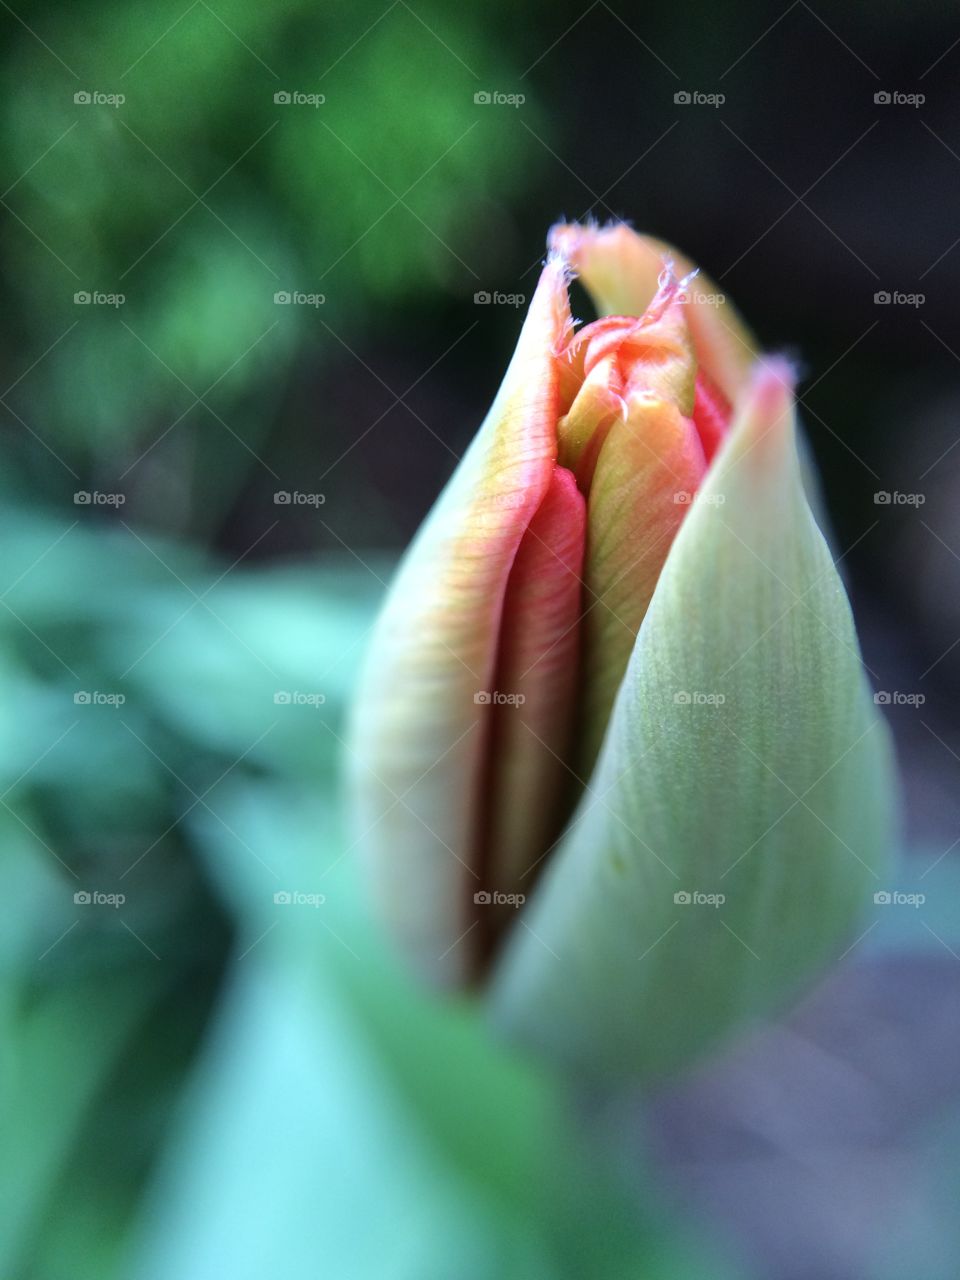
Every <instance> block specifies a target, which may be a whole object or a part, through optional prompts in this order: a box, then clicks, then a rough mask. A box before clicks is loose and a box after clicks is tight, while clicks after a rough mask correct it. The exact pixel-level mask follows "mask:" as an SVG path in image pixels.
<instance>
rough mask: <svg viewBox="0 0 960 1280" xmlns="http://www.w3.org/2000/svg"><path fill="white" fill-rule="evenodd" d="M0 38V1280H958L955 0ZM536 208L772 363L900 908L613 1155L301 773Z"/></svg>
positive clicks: (327, 781) (175, 5)
mask: <svg viewBox="0 0 960 1280" xmlns="http://www.w3.org/2000/svg"><path fill="white" fill-rule="evenodd" d="M0 33H2V38H3V41H4V46H3V52H2V63H0V74H2V85H3V101H4V111H3V118H2V124H0V130H2V132H0V157H2V166H0V189H2V194H0V218H2V232H0V270H2V273H3V282H4V307H3V312H2V317H0V326H2V340H0V380H2V385H3V387H4V388H5V390H4V391H3V394H2V395H0V408H2V414H0V424H2V430H3V457H4V466H3V468H2V480H0V485H2V498H3V509H2V516H0V520H2V525H3V544H2V545H3V551H4V554H3V569H2V582H0V605H2V608H0V683H2V686H3V697H2V699H0V708H2V710H0V717H2V719H0V726H2V728H0V771H2V773H0V828H2V836H3V846H2V849H3V852H2V856H0V888H2V894H3V902H4V906H5V908H6V911H5V914H6V917H7V919H6V924H5V927H4V929H3V932H2V938H0V1019H2V1026H3V1036H2V1041H3V1046H4V1047H3V1050H2V1058H0V1095H2V1099H3V1108H2V1110H3V1124H4V1127H5V1130H6V1134H5V1137H6V1141H4V1142H3V1143H2V1144H0V1153H2V1154H0V1193H2V1194H0V1204H2V1205H3V1208H2V1209H0V1213H2V1214H3V1216H4V1218H5V1220H6V1221H5V1225H4V1229H3V1231H2V1232H0V1274H2V1275H3V1276H4V1277H10V1278H11V1280H61V1278H63V1280H67V1277H69V1280H85V1278H86V1277H91V1280H92V1278H93V1277H97V1280H102V1278H104V1277H112V1276H117V1277H121V1276H122V1277H124V1280H126V1277H130V1276H136V1277H140V1276H144V1277H151V1280H153V1278H156V1280H165V1278H167V1277H170V1278H171V1280H173V1277H176V1280H184V1278H185V1277H187V1278H190V1280H193V1278H194V1277H196V1278H198V1280H201V1278H203V1280H205V1278H206V1277H215V1276H216V1277H220V1276H223V1275H227V1274H231V1275H233V1276H234V1277H238V1276H239V1277H245V1276H248V1275H249V1276H259V1275H262V1274H265V1273H266V1274H274V1275H277V1276H283V1277H285V1278H286V1277H300V1276H310V1275H314V1274H319V1272H320V1268H321V1267H326V1269H327V1272H328V1273H329V1274H331V1275H337V1276H342V1277H344V1280H358V1278H361V1277H366V1276H367V1275H369V1276H371V1277H374V1276H377V1277H383V1276H385V1275H387V1274H395V1275H397V1276H403V1277H406V1276H410V1277H417V1280H430V1278H431V1277H434V1276H437V1277H441V1276H443V1277H449V1276H453V1275H456V1276H457V1277H458V1280H460V1278H467V1280H469V1278H470V1277H474V1276H476V1277H478V1280H479V1278H481V1277H486V1276H490V1275H504V1276H508V1275H509V1276H512V1275H517V1276H524V1277H532V1278H537V1277H541V1276H542V1277H554V1276H558V1277H559V1276H566V1275H571V1276H573V1275H577V1276H582V1275H590V1276H611V1277H613V1276H627V1275H629V1276H631V1277H640V1276H648V1275H649V1276H651V1277H653V1276H657V1277H660V1276H665V1275H669V1276H671V1277H681V1276H686V1275H689V1276H691V1277H693V1276H697V1277H700V1276H710V1277H711V1280H713V1278H714V1277H719V1276H725V1275H727V1274H729V1275H731V1276H734V1275H737V1276H744V1277H768V1276H769V1277H774V1276H776V1277H778V1280H819V1278H821V1277H822V1278H823V1280H827V1278H829V1280H844V1278H845V1277H851V1280H852V1278H853V1277H857V1278H858V1280H861V1278H862V1277H878V1278H881V1280H892V1278H894V1277H897V1278H899V1277H904V1276H916V1275H920V1276H923V1277H924V1278H925V1280H939V1278H940V1277H944V1280H946V1278H947V1277H951V1278H952V1277H953V1276H955V1274H956V1257H957V1250H958V1245H960V1241H958V1240H957V1229H956V1222H955V1214H954V1213H953V1212H952V1211H951V1209H952V1206H955V1201H956V1193H957V1189H958V1183H960V1167H958V1163H957V1157H956V1143H955V1141H952V1135H954V1134H955V1133H956V1131H957V1127H958V1124H960V903H958V897H957V893H958V888H960V877H958V876H957V867H958V865H960V788H958V786H957V768H958V763H960V715H958V705H960V704H958V697H957V695H958V693H960V591H958V582H960V577H958V562H960V514H958V513H960V501H958V496H960V447H957V446H958V443H960V434H958V417H960V368H958V364H960V331H958V328H957V324H956V298H957V296H958V291H960V239H958V232H957V216H956V211H957V207H958V201H960V132H958V129H957V120H958V119H960V79H958V75H957V71H958V67H960V24H958V22H957V18H956V14H955V12H954V11H953V10H952V8H951V7H950V6H947V5H945V4H943V5H938V4H932V3H920V4H913V5H909V6H908V5H906V4H896V3H886V4H882V5H880V6H879V7H878V6H877V5H876V4H870V5H868V4H866V3H854V4H852V5H848V6H846V7H844V8H843V10H842V11H836V10H835V9H829V8H826V7H824V6H820V5H811V4H807V3H806V0H793V3H790V4H784V5H783V7H781V6H780V5H775V6H772V7H771V6H770V5H769V4H764V3H760V0H752V2H751V0H734V2H731V3H724V4H720V5H709V6H708V5H702V4H691V5H689V6H682V7H679V8H678V7H677V6H661V7H659V8H657V7H653V8H648V9H645V10H643V11H642V12H641V11H640V10H637V9H636V7H630V6H626V7H625V6H623V5H622V4H619V3H616V2H611V3H607V0H594V3H592V4H590V5H581V6H575V5H570V4H565V3H560V4H557V3H554V4H549V5H548V4H545V3H540V2H539V0H530V3H528V4H526V5H524V6H522V8H519V9H518V8H517V7H516V6H511V5H508V4H506V3H504V0H489V2H488V3H487V4H486V5H485V6H483V7H482V8H478V9H476V10H475V11H471V10H470V9H469V8H468V7H466V6H450V5H445V4H441V3H440V2H439V0H413V2H412V3H407V0H392V3H390V2H388V0H376V2H375V3H373V2H371V0H356V2H355V3H354V4H352V5H350V6H333V5H317V4H314V3H307V2H306V0H276V2H275V3H274V4H271V5H262V4H257V3H254V0H211V3H207V0H193V3H190V2H189V0H155V2H154V3H153V4H150V5H147V4H143V3H123V4H119V3H117V4H111V3H101V4H97V5H93V4H88V3H82V2H81V3H76V2H74V3H69V4H68V3H66V0H62V2H61V3H53V2H51V0H34V3H33V4H31V5H29V6H27V5H26V4H25V3H22V0H21V3H17V0H14V3H12V4H10V5H8V4H6V3H4V4H2V8H0ZM561 217H562V218H569V219H582V218H587V217H592V218H595V219H597V220H600V221H605V220H607V219H610V218H621V217H622V218H626V219H628V220H630V221H632V222H633V224H634V225H635V226H636V227H637V228H638V229H640V230H646V231H650V232H653V233H655V234H656V235H658V236H661V237H663V238H665V239H668V240H671V241H673V242H675V243H677V244H678V245H679V246H681V247H682V248H683V249H684V250H685V252H687V253H688V254H689V255H690V256H691V257H693V258H694V259H695V260H696V261H698V262H700V263H701V264H702V265H703V267H704V268H705V270H706V271H707V272H709V274H710V275H711V276H712V277H713V278H714V280H715V281H716V282H717V284H718V286H719V288H720V289H721V290H723V291H724V292H725V293H726V294H727V295H728V296H730V297H731V298H733V299H735V300H736V303H737V305H738V306H739V308H740V310H741V311H742V313H743V314H744V315H745V316H746V317H747V318H748V319H749V321H750V323H751V324H752V326H753V327H754V329H755V331H756V332H757V333H758V335H759V336H760V338H761V340H762V342H763V343H764V344H765V345H767V346H769V347H773V348H778V349H786V350H788V351H789V352H791V353H792V354H794V355H795V356H796V357H797V358H799V360H800V361H801V365H802V368H803V370H804V371H805V375H806V378H805V382H804V384H803V386H802V388H801V394H802V413H803V418H804V422H805V425H806V428H807V431H808V435H809V438H810V440H811V443H812V447H813V451H814V453H815V456H816V459H817V462H818V464H819V466H820V469H821V472H822V475H823V483H824V489H825V494H826V499H827V505H828V507H829V510H830V513H831V518H832V521H833V527H834V540H835V547H836V550H837V554H838V556H840V557H841V558H842V566H843V570H844V572H845V575H846V577H847V580H848V583H849V587H850V591H851V595H852V598H853V602H854V607H855V612H856V615H857V618H858V622H859V625H860V628H861V633H862V637H863V643H864V649H865V657H866V662H867V665H868V667H869V669H870V672H871V678H872V679H873V681H874V683H875V686H876V688H877V690H878V692H879V693H880V694H881V695H886V696H885V697H883V701H885V702H886V703H887V712H888V713H889V716H890V720H891V722H892V724H893V728H894V731H895V733H896V736H897V740H898V745H899V749H900V757H901V764H902V768H903V773H904V778H905V792H906V801H907V803H906V817H905V824H906V841H907V848H908V856H907V860H906V863H905V866H904V869H903V872H902V882H901V883H900V884H899V886H898V887H899V888H901V889H903V890H905V891H909V892H915V893H923V895H924V897H925V903H924V906H923V908H922V909H919V910H915V909H912V908H906V909H900V910H899V914H897V910H898V909H893V910H892V911H891V910H890V909H888V910H887V913H886V915H884V913H883V912H882V911H878V912H877V914H876V916H875V918H874V919H873V921H872V922H870V921H867V922H866V923H865V929H866V933H865V934H864V935H863V937H862V938H861V939H859V940H857V942H856V943H855V944H854V946H853V947H852V948H851V951H850V953H849V955H848V956H847V957H846V958H845V960H844V962H843V965H842V966H841V968H840V970H839V971H838V972H837V973H836V974H834V975H833V976H832V977H831V978H830V979H829V980H828V981H827V982H826V983H825V984H824V985H823V986H822V987H821V989H820V990H818V991H817V992H815V993H814V994H813V996H812V997H811V998H810V1000H809V1001H808V1002H807V1003H806V1004H805V1006H804V1007H803V1008H802V1009H801V1010H799V1011H798V1012H797V1013H796V1014H795V1015H794V1016H793V1017H791V1018H790V1019H789V1020H787V1021H786V1022H784V1023H783V1024H782V1025H779V1026H777V1027H773V1028H767V1029H766V1030H763V1031H758V1032H757V1034H756V1035H755V1036H753V1037H752V1038H751V1039H749V1040H748V1041H744V1042H741V1043H739V1044H737V1045H736V1046H735V1047H734V1048H733V1049H732V1050H731V1051H730V1053H729V1054H727V1055H726V1056H725V1057H724V1058H723V1059H722V1060H718V1061H715V1062H713V1063H711V1064H707V1065H706V1066H705V1067H703V1068H702V1069H701V1070H699V1071H698V1072H697V1073H696V1074H695V1075H694V1076H692V1077H690V1078H688V1079H686V1080H683V1081H678V1082H676V1084H675V1085H673V1086H671V1088H670V1089H665V1090H663V1091H662V1092H661V1093H660V1094H659V1095H658V1096H657V1097H655V1098H653V1099H649V1098H646V1099H642V1100H641V1099H639V1098H620V1099H617V1101H616V1103H615V1104H613V1103H609V1102H608V1103H605V1104H604V1105H603V1106H600V1105H599V1103H598V1102H597V1100H596V1099H589V1098H588V1099H584V1101H583V1117H582V1119H583V1121H584V1124H583V1126H582V1128H583V1131H584V1133H585V1134H586V1133H589V1134H592V1135H593V1136H594V1138H595V1137H596V1136H597V1134H604V1133H607V1131H608V1130H609V1133H610V1134H616V1135H617V1137H616V1141H615V1143H614V1144H613V1145H615V1147H616V1150H617V1159H616V1161H615V1162H614V1163H615V1164H616V1166H617V1168H616V1176H614V1171H612V1170H611V1169H609V1168H603V1169H601V1168H598V1169H596V1170H595V1171H594V1172H591V1168H592V1166H591V1165H590V1164H589V1162H590V1161H591V1160H592V1159H594V1158H595V1147H596V1145H597V1144H594V1145H593V1147H591V1150H593V1151H594V1155H591V1154H589V1152H587V1153H586V1154H585V1153H584V1152H582V1151H581V1150H580V1148H579V1146H578V1142H579V1138H574V1137H572V1136H571V1137H569V1138H566V1139H561V1138H559V1137H558V1136H557V1134H558V1133H560V1132H561V1131H562V1129H563V1125H562V1124H561V1123H560V1122H559V1121H558V1120H557V1113H558V1111H559V1109H560V1108H561V1106H562V1103H561V1101H560V1100H559V1099H557V1098H556V1097H554V1096H553V1093H552V1088H551V1086H550V1084H549V1082H547V1081H544V1080H543V1079H541V1078H539V1077H537V1076H535V1075H534V1074H532V1072H531V1071H530V1070H528V1069H527V1068H526V1067H520V1066H518V1065H517V1064H515V1063H513V1062H510V1061H507V1060H504V1059H502V1058H501V1057H499V1056H498V1055H497V1054H496V1052H495V1051H494V1050H492V1049H489V1048H488V1047H487V1046H485V1045H484V1044H483V1043H482V1042H481V1041H480V1039H479V1038H478V1034H477V1030H476V1028H475V1027H474V1026H473V1024H472V1023H471V1021H470V1018H469V1016H468V1015H467V1014H466V1013H465V1012H463V1014H462V1016H461V1011H455V1012H449V1011H446V1012H444V1013H443V1015H442V1016H440V1015H438V1014H437V1011H436V1010H435V1009H434V1008H433V1007H432V1006H431V1005H429V1004H427V1003H424V1002H422V1001H420V1000H419V999H418V998H417V997H416V995H415V994H413V993H411V992H409V991H408V990H407V989H406V988H405V986H404V984H403V983H402V981H401V980H400V979H398V978H395V977H394V975H393V974H392V972H391V970H390V965H389V960H388V959H387V958H385V957H383V956H382V955H381V954H380V952H379V948H378V943H377V941H376V939H375V938H372V937H370V936H368V934H367V933H366V931H365V925H364V923H363V914H362V911H361V910H360V909H359V908H358V907H357V905H356V904H355V902H354V888H353V883H352V876H351V861H350V857H349V855H350V843H349V839H348V838H347V837H346V836H345V835H344V833H343V831H342V828H341V823H340V817H339V810H338V802H337V771H338V760H339V758H340V753H341V751H342V744H341V741H340V735H341V725H342V712H343V706H344V703H345V701H346V699H347V698H348V697H349V690H350V686H351V681H352V679H353V676H354V674H355V671H356V667H357V663H358V660H359V657H360V655H361V653H362V648H363V643H364V637H365V634H366V632H367V629H368V628H369V626H370V623H371V620H372V616H373V612H374V610H375V608H376V605H377V601H378V599H379V596H380V593H381V592H382V590H383V585H384V583H385V581H386V580H387V578H388V576H389V573H390V571H391V565H392V563H393V561H394V559H395V557H396V554H397V553H398V551H399V550H400V549H401V548H402V547H403V546H404V545H405V543H406V542H407V541H408V539H409V538H410V536H411V534H412V533H413V531H414V529H415V528H416V526H417V524H418V522H419V521H420V520H421V518H422V517H423V515H424V514H425V512H426V510H427V509H428V507H429V505H430V503H431V502H432V500H433V498H434V497H435V495H436V494H437V492H438V491H439V490H440V488H441V486H442V485H443V483H444V481H445V480H446V478H447V477H448V476H449V474H450V473H451V471H452V469H453V467H454V465H455V462H456V459H457V458H458V457H459V455H460V454H461V453H462V452H463V449H464V447H465V446H466V444H467V442H468V441H469V440H470V438H471V436H472V434H473V432H474V431H475V429H476V427H477V425H478V423H479V421H480V420H481V418H482V416H483V413H484V411H485V409H486V407H487V405H488V404H489V402H490V400H491V398H492V396H493V393H494V391H495V389H496V387H497V384H498V382H499V378H500V376H501V374H502V371H503V369H504V367H505V364H506V361H507V359H508V357H509V354H510V352H511V350H512V346H513V343H514V341H515V338H516V334H517V332H518V329H519V325H520V323H521V318H522V315H523V307H524V301H525V299H527V298H528V297H529V295H530V294H531V292H532V290H533V286H534V283H535V280H536V276H537V270H538V266H539V263H540V262H541V260H542V255H543V250H544V241H545V233H546V230H547V228H548V226H549V225H550V224H551V223H552V222H554V221H556V220H557V219H558V218H561ZM575 307H576V313H577V314H578V315H579V316H580V317H581V318H587V319H589V318H590V313H589V309H588V305H587V303H586V300H585V298H584V297H583V295H582V294H580V293H579V292H578V291H575ZM878 495H879V497H878ZM901 917H906V918H901ZM467 1099H469V1100H470V1105H469V1106H465V1100H467ZM624 1134H626V1135H627V1136H626V1137H624ZM588 1145H589V1144H588ZM600 1145H603V1144H602V1143H601V1144H600ZM607 1145H610V1144H607ZM585 1174H586V1175H587V1176H585ZM385 1259H387V1260H388V1261H389V1263H390V1267H391V1270H390V1271H389V1272H388V1270H387V1267H386V1263H385Z"/></svg>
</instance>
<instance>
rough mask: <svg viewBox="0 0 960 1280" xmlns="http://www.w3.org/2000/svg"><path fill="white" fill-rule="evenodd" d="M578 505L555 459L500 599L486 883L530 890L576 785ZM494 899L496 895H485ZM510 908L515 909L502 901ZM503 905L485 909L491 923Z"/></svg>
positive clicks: (497, 888) (582, 513) (483, 861)
mask: <svg viewBox="0 0 960 1280" xmlns="http://www.w3.org/2000/svg"><path fill="white" fill-rule="evenodd" d="M585 519H586V504H585V502H584V499H583V496H582V494H581V493H580V491H579V490H578V488H577V485H576V481H575V479H574V477H573V475H572V474H571V473H570V472H569V471H567V470H565V469H564V468H562V467H557V468H556V469H555V471H554V473H553V478H552V481H551V484H550V488H549V489H548V490H547V493H546V496H545V497H544V499H543V502H542V503H541V504H540V507H539V509H538V510H537V513H536V515H535V516H534V517H533V519H532V521H531V522H530V525H529V527H528V528H527V531H526V533H525V534H524V536H523V540H522V542H521V543H520V547H519V550H518V551H517V556H516V559H515V560H514V563H513V568H512V570H511V572H510V578H509V581H508V583H507V593H506V597H505V600H504V610H503V626H502V628H501V633H500V650H499V654H498V658H497V678H496V687H497V691H496V697H495V700H494V701H493V703H492V705H490V707H489V708H488V710H489V712H490V718H491V724H490V726H489V730H488V735H489V736H488V749H489V765H488V802H487V821H486V823H485V829H484V830H483V832H482V836H483V843H484V845H485V852H482V853H481V858H480V866H481V875H482V879H483V881H484V886H485V888H486V889H487V890H488V891H494V892H499V893H502V894H517V893H522V894H529V892H530V888H531V887H532V884H533V880H534V872H535V870H536V867H537V863H538V862H539V861H540V859H541V857H542V855H543V853H544V852H545V850H546V849H547V848H549V846H550V843H551V842H552V840H553V839H554V838H555V837H556V836H557V835H558V834H559V831H560V827H561V825H562V822H563V820H564V818H565V817H566V816H567V811H568V809H569V807H570V806H569V804H567V803H565V800H564V797H565V796H571V795H575V794H576V792H577V790H578V786H577V784H576V779H575V778H574V777H573V776H572V775H571V773H570V772H569V769H568V767H567V764H566V761H567V760H568V758H569V756H570V751H571V735H572V732H573V729H574V711H575V707H576V689H577V681H578V676H579V670H578V657H579V647H580V628H579V622H580V612H581V608H580V592H581V582H580V574H581V571H582V567H583V549H584V525H585ZM492 905H493V906H494V907H496V903H493V904H492ZM506 911H507V912H509V913H510V914H511V915H512V914H513V908H512V907H509V906H508V907H507V908H506ZM503 914H504V913H503V912H500V913H498V912H496V911H493V912H485V913H484V915H485V917H489V918H490V919H491V920H492V921H493V923H494V930H495V926H496V921H497V916H498V915H499V916H500V918H502V917H503Z"/></svg>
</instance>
